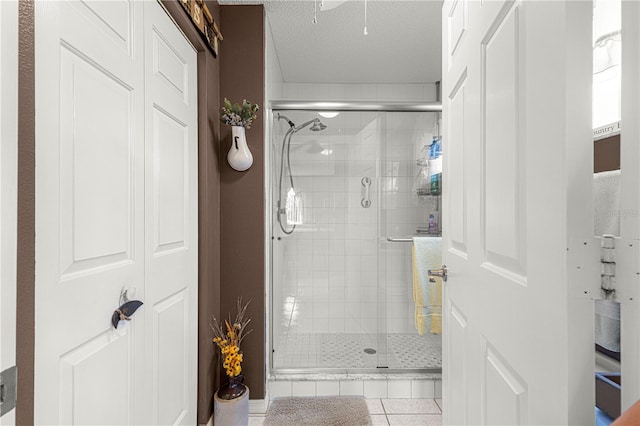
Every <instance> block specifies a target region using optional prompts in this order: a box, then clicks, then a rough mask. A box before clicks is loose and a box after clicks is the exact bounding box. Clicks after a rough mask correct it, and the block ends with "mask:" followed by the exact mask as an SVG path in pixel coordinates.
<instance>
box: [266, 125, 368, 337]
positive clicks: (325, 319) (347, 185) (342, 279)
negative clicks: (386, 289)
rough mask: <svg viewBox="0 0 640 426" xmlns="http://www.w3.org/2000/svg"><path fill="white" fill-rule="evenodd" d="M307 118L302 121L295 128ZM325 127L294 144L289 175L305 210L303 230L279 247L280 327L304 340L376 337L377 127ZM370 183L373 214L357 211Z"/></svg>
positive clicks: (301, 134) (301, 135)
mask: <svg viewBox="0 0 640 426" xmlns="http://www.w3.org/2000/svg"><path fill="white" fill-rule="evenodd" d="M290 115H291V117H290V118H292V119H293V120H294V121H296V119H295V118H294V117H293V115H294V114H290ZM307 115H308V114H307ZM313 116H315V115H314V114H312V115H311V116H310V117H313ZM303 117H304V118H303ZM307 119H309V117H307V116H305V115H304V114H302V115H300V119H299V120H297V121H298V122H301V121H304V120H307ZM324 121H325V123H326V124H327V125H328V126H329V128H330V129H328V130H327V131H325V132H323V133H312V132H309V131H301V132H299V133H297V134H296V135H295V136H294V138H293V139H292V143H291V167H292V173H293V176H294V179H295V187H296V193H297V194H299V195H300V196H301V197H302V200H303V206H304V210H303V215H302V217H303V224H301V225H298V226H297V227H296V230H295V232H294V233H293V234H292V235H290V236H288V237H286V238H283V239H282V240H279V241H278V240H276V244H280V245H283V246H284V250H283V254H284V264H285V269H286V271H285V274H284V275H285V277H284V283H283V284H284V292H283V297H284V299H283V305H284V309H283V310H282V311H283V312H282V318H281V324H282V325H283V326H284V328H285V329H287V330H289V331H291V332H300V333H305V332H314V333H327V332H329V331H331V332H332V333H340V332H348V333H363V332H366V333H372V332H375V331H376V321H375V319H376V318H377V313H376V312H377V304H376V301H377V283H378V276H377V268H376V265H377V243H378V240H377V234H378V229H377V223H378V214H377V209H376V208H375V205H377V202H378V201H377V193H376V191H377V184H376V179H375V176H376V168H377V165H376V157H377V149H378V147H377V145H378V126H377V124H378V122H377V120H376V114H361V113H353V114H341V115H340V116H338V117H336V118H334V119H325V120H324ZM338 129H340V130H341V132H340V133H339V132H338V131H337V130H338ZM280 139H281V138H280ZM365 176H368V177H370V178H371V179H372V181H373V185H372V188H371V201H372V205H373V207H372V208H368V209H365V208H363V207H362V206H361V204H360V201H361V198H362V189H363V187H362V184H361V180H362V178H363V177H365Z"/></svg>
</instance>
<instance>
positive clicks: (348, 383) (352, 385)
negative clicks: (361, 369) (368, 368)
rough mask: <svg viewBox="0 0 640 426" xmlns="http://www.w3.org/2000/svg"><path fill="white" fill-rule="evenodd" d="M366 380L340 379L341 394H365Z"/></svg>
mask: <svg viewBox="0 0 640 426" xmlns="http://www.w3.org/2000/svg"><path fill="white" fill-rule="evenodd" d="M363 394H364V382H363V381H362V380H340V395H363Z"/></svg>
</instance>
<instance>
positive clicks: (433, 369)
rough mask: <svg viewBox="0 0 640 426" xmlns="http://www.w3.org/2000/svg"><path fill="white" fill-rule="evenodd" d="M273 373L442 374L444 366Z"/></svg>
mask: <svg viewBox="0 0 640 426" xmlns="http://www.w3.org/2000/svg"><path fill="white" fill-rule="evenodd" d="M270 374H271V375H273V376H277V375H278V374H283V375H297V374H300V375H305V376H307V375H312V374H349V375H358V374H375V375H379V374H391V375H399V376H401V375H407V374H442V368H439V367H430V368H312V367H310V368H272V369H271V372H270Z"/></svg>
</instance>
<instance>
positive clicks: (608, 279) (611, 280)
mask: <svg viewBox="0 0 640 426" xmlns="http://www.w3.org/2000/svg"><path fill="white" fill-rule="evenodd" d="M615 297H616V239H615V237H614V236H613V235H603V236H602V242H601V245H600V298H601V299H604V300H614V299H615Z"/></svg>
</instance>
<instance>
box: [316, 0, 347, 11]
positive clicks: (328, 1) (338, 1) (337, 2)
mask: <svg viewBox="0 0 640 426" xmlns="http://www.w3.org/2000/svg"><path fill="white" fill-rule="evenodd" d="M346 1H347V0H322V1H321V2H320V10H321V11H323V12H324V11H325V10H331V9H335V8H336V7H338V6H341V5H342V4H343V3H346Z"/></svg>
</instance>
